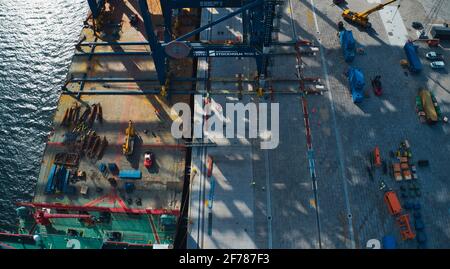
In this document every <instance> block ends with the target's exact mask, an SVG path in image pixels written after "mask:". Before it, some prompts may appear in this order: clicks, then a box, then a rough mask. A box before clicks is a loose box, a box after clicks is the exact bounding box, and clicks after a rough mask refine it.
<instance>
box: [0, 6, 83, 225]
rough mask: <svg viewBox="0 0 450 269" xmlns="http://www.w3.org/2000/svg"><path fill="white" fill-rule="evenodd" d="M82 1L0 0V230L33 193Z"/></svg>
mask: <svg viewBox="0 0 450 269" xmlns="http://www.w3.org/2000/svg"><path fill="white" fill-rule="evenodd" d="M87 12H88V5H87V3H86V1H85V0H51V1H48V0H27V1H16V0H0V93H1V94H0V123H1V127H0V231H16V229H17V228H16V224H17V221H18V220H17V218H16V213H15V208H16V206H15V202H17V201H30V200H31V199H32V197H33V195H34V189H35V184H36V181H37V176H38V174H39V167H40V162H41V159H42V154H43V150H44V148H45V141H46V138H47V136H48V134H49V133H50V131H51V126H52V118H53V115H54V112H55V109H56V106H57V102H58V98H59V93H60V89H61V86H62V85H63V81H64V80H65V77H66V74H67V72H68V68H69V65H70V62H71V59H72V56H73V54H74V45H75V43H76V42H77V40H78V38H79V35H80V31H81V28H82V26H83V20H84V19H85V18H86V15H87Z"/></svg>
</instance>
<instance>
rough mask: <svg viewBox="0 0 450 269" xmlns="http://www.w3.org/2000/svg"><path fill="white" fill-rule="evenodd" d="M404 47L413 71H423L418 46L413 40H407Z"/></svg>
mask: <svg viewBox="0 0 450 269" xmlns="http://www.w3.org/2000/svg"><path fill="white" fill-rule="evenodd" d="M403 49H404V50H405V53H406V58H407V59H408V63H409V69H410V70H411V72H414V73H419V72H420V71H422V63H421V62H420V59H419V56H418V55H417V46H415V45H414V44H413V43H412V42H406V44H405V46H404V47H403Z"/></svg>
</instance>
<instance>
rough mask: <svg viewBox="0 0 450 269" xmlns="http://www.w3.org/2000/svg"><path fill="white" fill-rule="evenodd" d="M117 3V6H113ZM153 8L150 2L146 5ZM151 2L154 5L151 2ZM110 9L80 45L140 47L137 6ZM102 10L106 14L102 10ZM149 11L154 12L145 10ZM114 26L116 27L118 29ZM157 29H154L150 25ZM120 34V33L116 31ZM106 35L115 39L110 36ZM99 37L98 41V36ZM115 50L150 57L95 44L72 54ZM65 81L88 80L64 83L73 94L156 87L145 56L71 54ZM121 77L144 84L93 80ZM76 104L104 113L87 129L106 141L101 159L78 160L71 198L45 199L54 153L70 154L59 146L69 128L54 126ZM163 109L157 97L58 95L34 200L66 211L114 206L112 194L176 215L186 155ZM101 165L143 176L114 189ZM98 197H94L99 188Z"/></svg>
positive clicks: (142, 48) (149, 60)
mask: <svg viewBox="0 0 450 269" xmlns="http://www.w3.org/2000/svg"><path fill="white" fill-rule="evenodd" d="M119 2H120V3H119ZM148 2H149V6H150V7H151V8H153V6H154V5H153V4H152V3H153V1H148ZM154 2H157V1H154ZM113 4H114V7H115V8H114V10H112V11H111V12H108V13H107V14H108V17H107V18H106V19H105V20H109V24H107V25H105V26H103V28H102V29H103V32H102V33H99V34H97V36H98V37H97V36H94V34H93V31H92V29H90V28H84V29H83V30H82V34H81V36H84V37H85V40H84V41H83V42H108V41H109V42H145V41H146V38H145V34H144V32H143V25H142V24H143V22H142V18H141V17H140V15H139V7H138V5H137V1H126V2H122V1H114V3H113ZM109 8H110V7H109V6H108V5H107V6H106V10H109ZM152 12H155V11H152ZM131 14H137V15H138V18H139V20H140V22H139V26H138V27H136V28H135V27H132V26H131V25H130V20H129V16H130V15H131ZM158 17H160V16H158V14H157V13H156V15H155V14H154V15H153V19H154V20H155V21H156V22H157V21H158V19H159V18H158ZM117 24H121V27H120V28H118V27H117ZM157 25H158V24H157ZM119 29H120V31H119ZM118 31H119V36H114V34H113V32H116V33H117V32H118ZM112 36H113V37H114V38H112ZM102 37H103V38H102ZM114 51H115V52H117V51H134V52H149V53H150V49H149V46H147V45H133V46H126V45H124V46H122V45H121V46H96V47H95V49H92V47H89V46H83V47H81V49H80V50H76V51H75V53H76V54H81V53H89V52H95V53H101V52H114ZM180 73H184V74H180V75H185V76H187V77H189V76H191V74H190V70H189V68H186V69H184V70H181V71H180ZM68 78H74V79H83V78H84V79H90V82H85V83H84V82H81V83H80V82H71V83H68V84H67V89H68V90H69V91H72V92H82V93H86V92H88V93H89V92H90V93H93V92H97V93H98V92H100V91H122V92H123V91H125V92H126V91H128V90H129V91H140V90H144V89H149V88H154V89H157V88H158V87H159V86H158V85H159V83H158V82H157V81H156V72H155V69H154V64H153V60H152V57H151V56H150V54H149V55H138V56H135V55H117V56H111V55H109V56H104V55H93V56H92V57H89V56H84V55H83V56H77V55H76V56H74V58H73V61H72V64H71V66H70V71H69V74H68ZM98 78H100V79H108V78H124V79H136V80H148V81H145V82H142V81H140V82H124V83H116V82H114V83H113V82H104V81H99V82H92V80H94V79H98ZM183 87H184V88H185V87H186V85H182V84H181V83H180V85H177V86H176V88H177V89H183ZM170 101H171V102H178V101H186V102H187V101H189V98H188V97H186V96H182V95H173V96H172V97H171V100H170ZM75 103H77V104H78V105H80V106H81V107H82V109H81V111H83V108H84V107H86V106H90V105H93V104H100V105H101V107H102V111H103V122H102V123H100V122H98V121H97V120H96V121H95V123H94V124H93V127H92V130H94V131H95V132H96V134H97V135H98V136H100V137H102V138H103V137H106V139H107V141H108V146H107V147H106V149H105V151H104V153H103V156H102V157H101V159H98V160H96V159H95V158H94V159H90V158H88V157H87V156H84V157H83V158H81V160H80V165H79V170H80V171H84V172H86V180H85V181H81V182H77V183H76V184H75V185H74V186H75V187H76V188H77V191H76V194H74V195H64V194H54V195H48V194H45V186H46V184H47V178H48V174H49V171H50V168H51V166H52V165H53V163H54V158H55V155H56V154H57V153H60V152H69V153H70V152H71V148H70V147H69V146H67V143H66V144H65V143H64V135H65V134H66V133H68V132H69V131H70V130H71V129H72V128H74V126H73V125H71V126H70V128H67V127H64V126H61V122H62V120H63V118H64V114H65V111H66V109H68V108H70V107H71V106H73V105H74V104H75ZM169 105H170V104H169V103H168V101H167V99H166V98H163V97H161V96H158V95H126V94H125V95H118V94H117V95H115V94H81V96H80V98H79V99H77V98H76V96H73V95H67V94H63V95H62V96H61V98H60V100H59V103H58V107H57V110H56V114H55V116H54V121H53V131H52V133H51V136H50V137H49V140H48V143H47V146H46V149H45V152H44V157H43V160H42V167H41V170H40V174H39V181H38V184H37V188H36V195H35V197H34V202H46V203H53V202H58V203H66V204H73V205H85V204H90V205H94V204H95V205H97V206H115V207H117V206H119V205H118V203H117V201H111V200H108V199H106V197H108V196H110V195H113V194H114V193H117V194H118V195H119V196H120V198H122V199H123V200H124V201H130V200H129V199H133V200H134V199H136V198H140V199H141V201H142V205H141V206H138V205H136V204H135V203H134V201H133V203H132V204H127V206H128V207H130V208H134V207H139V208H164V209H178V208H179V207H180V203H181V201H180V200H181V193H182V188H183V180H184V169H185V153H186V150H185V148H184V146H183V145H181V144H180V143H179V141H177V140H175V139H174V138H173V137H172V135H171V133H170V126H171V122H172V118H173V115H172V114H171V111H170V108H169ZM130 120H131V121H132V122H133V124H134V126H135V129H136V132H137V137H138V139H137V140H136V145H135V149H134V152H133V155H132V156H131V157H128V158H127V157H125V156H124V155H123V154H122V144H123V142H124V138H125V129H126V128H127V126H128V122H129V121H130ZM146 151H151V152H153V153H154V156H155V162H154V165H153V166H152V167H151V168H150V169H146V168H145V167H144V166H143V159H144V152H146ZM100 163H104V164H108V163H116V165H117V166H118V167H119V169H120V170H127V169H137V170H140V171H141V172H142V179H140V180H133V181H125V180H118V181H117V183H118V185H117V187H116V188H114V187H112V186H111V184H110V183H109V182H108V180H107V177H112V176H113V175H112V174H109V175H106V176H105V175H103V174H102V173H101V172H100V171H99V169H98V165H99V164H100ZM126 182H133V183H134V184H135V186H136V190H135V191H134V192H133V193H132V194H126V193H125V192H124V188H123V186H124V184H125V183H126ZM83 185H86V186H88V194H87V195H82V194H80V189H81V187H82V186H83ZM98 188H101V189H102V191H96V190H100V189H98Z"/></svg>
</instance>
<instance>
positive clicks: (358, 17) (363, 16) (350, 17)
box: [342, 0, 397, 28]
mask: <svg viewBox="0 0 450 269" xmlns="http://www.w3.org/2000/svg"><path fill="white" fill-rule="evenodd" d="M395 1H397V0H391V1H388V2H386V3H384V4H379V5H377V6H375V7H373V8H371V9H368V10H366V11H364V12H354V11H351V10H350V9H344V12H342V17H343V18H344V19H345V20H347V21H349V22H353V23H356V24H358V25H361V26H362V27H364V28H370V27H371V26H372V25H371V24H370V22H369V15H370V14H372V13H374V12H375V11H378V10H381V9H383V8H384V7H385V6H387V5H389V4H391V3H394V2H395Z"/></svg>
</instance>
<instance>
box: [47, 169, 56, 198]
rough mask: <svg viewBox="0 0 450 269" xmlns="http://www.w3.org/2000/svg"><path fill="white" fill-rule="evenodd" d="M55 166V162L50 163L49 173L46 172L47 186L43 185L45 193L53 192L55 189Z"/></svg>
mask: <svg viewBox="0 0 450 269" xmlns="http://www.w3.org/2000/svg"><path fill="white" fill-rule="evenodd" d="M56 169H57V166H56V164H54V165H52V168H50V173H49V174H48V178H47V186H46V187H45V193H53V192H54V191H55V184H54V180H55V174H56Z"/></svg>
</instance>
